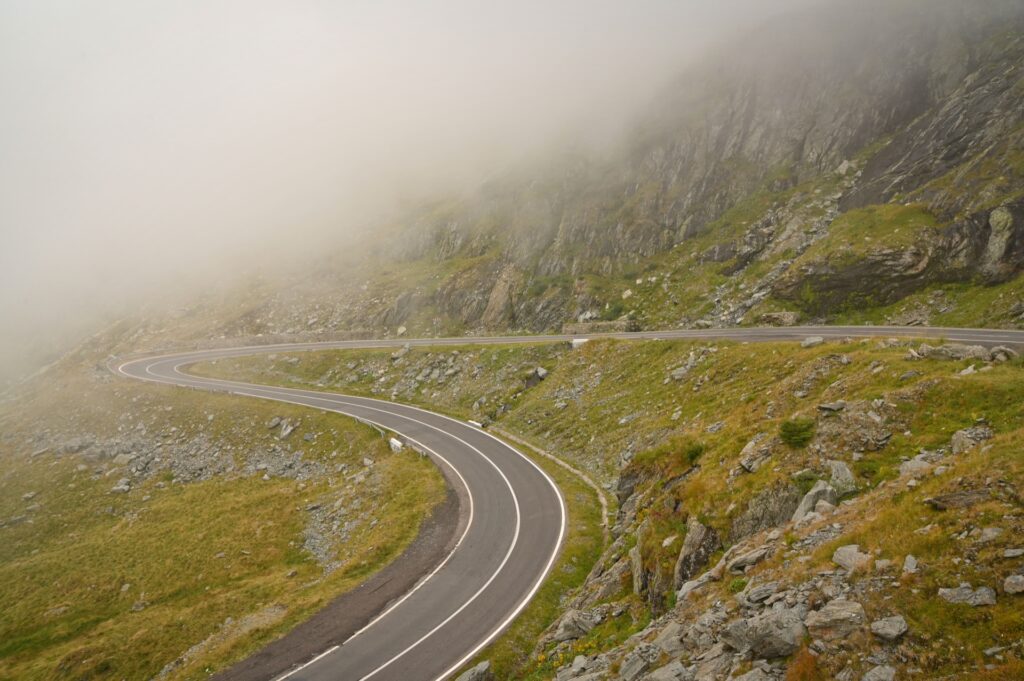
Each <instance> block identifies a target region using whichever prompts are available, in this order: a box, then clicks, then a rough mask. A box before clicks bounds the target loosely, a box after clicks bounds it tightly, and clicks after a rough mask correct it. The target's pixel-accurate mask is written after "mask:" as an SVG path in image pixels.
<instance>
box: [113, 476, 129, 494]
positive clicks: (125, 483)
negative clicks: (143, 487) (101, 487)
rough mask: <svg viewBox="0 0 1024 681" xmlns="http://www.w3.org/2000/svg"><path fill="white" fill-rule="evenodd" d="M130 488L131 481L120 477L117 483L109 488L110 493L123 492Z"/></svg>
mask: <svg viewBox="0 0 1024 681" xmlns="http://www.w3.org/2000/svg"><path fill="white" fill-rule="evenodd" d="M131 489H132V486H131V481H130V480H129V479H128V478H121V479H120V480H118V481H117V484H116V485H114V486H113V487H111V488H110V493H111V494H124V493H126V492H130V491H131Z"/></svg>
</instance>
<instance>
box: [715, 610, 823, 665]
mask: <svg viewBox="0 0 1024 681" xmlns="http://www.w3.org/2000/svg"><path fill="white" fill-rule="evenodd" d="M806 635H807V629H806V628H805V627H804V623H803V622H802V621H801V619H800V615H799V614H798V613H797V612H796V611H794V610H768V611H765V612H762V613H759V614H757V615H755V616H753V617H749V618H747V619H741V620H736V621H734V622H732V623H730V624H729V626H727V627H726V628H725V630H724V631H723V632H722V635H721V638H722V641H724V642H725V643H726V644H728V645H729V647H730V648H732V649H733V650H735V651H736V652H738V653H740V654H746V653H748V652H749V653H751V654H752V655H753V656H754V657H762V658H768V659H770V658H776V657H785V656H787V655H791V654H793V653H794V652H796V650H797V649H798V648H799V647H800V645H801V644H802V643H803V639H804V636H806Z"/></svg>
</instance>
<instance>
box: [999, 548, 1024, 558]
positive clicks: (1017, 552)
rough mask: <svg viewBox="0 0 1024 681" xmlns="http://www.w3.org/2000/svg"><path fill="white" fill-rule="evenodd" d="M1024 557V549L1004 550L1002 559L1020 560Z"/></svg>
mask: <svg viewBox="0 0 1024 681" xmlns="http://www.w3.org/2000/svg"><path fill="white" fill-rule="evenodd" d="M1021 556H1024V549H1006V550H1005V551H1003V558H1020V557H1021Z"/></svg>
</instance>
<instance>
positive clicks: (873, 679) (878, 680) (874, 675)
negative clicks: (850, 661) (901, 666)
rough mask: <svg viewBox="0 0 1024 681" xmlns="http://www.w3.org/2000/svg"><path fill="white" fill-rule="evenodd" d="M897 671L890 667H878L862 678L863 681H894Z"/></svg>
mask: <svg viewBox="0 0 1024 681" xmlns="http://www.w3.org/2000/svg"><path fill="white" fill-rule="evenodd" d="M895 678H896V670H895V669H893V668H892V667H890V666H889V665H878V666H877V667H874V668H873V669H872V670H871V671H869V672H868V673H867V674H865V675H864V676H862V677H861V681H893V679H895Z"/></svg>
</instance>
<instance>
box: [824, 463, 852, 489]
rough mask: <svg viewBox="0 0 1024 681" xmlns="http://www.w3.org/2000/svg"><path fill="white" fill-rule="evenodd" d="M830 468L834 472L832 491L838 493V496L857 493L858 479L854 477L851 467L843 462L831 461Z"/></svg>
mask: <svg viewBox="0 0 1024 681" xmlns="http://www.w3.org/2000/svg"><path fill="white" fill-rule="evenodd" d="M828 467H829V468H830V469H831V471H832V477H831V479H830V480H829V484H830V485H832V489H834V490H835V491H836V494H837V495H839V496H843V495H845V494H849V493H850V492H855V491H857V479H856V478H854V477H853V471H851V470H850V467H849V466H847V465H846V464H845V463H844V462H842V461H829V462H828Z"/></svg>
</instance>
